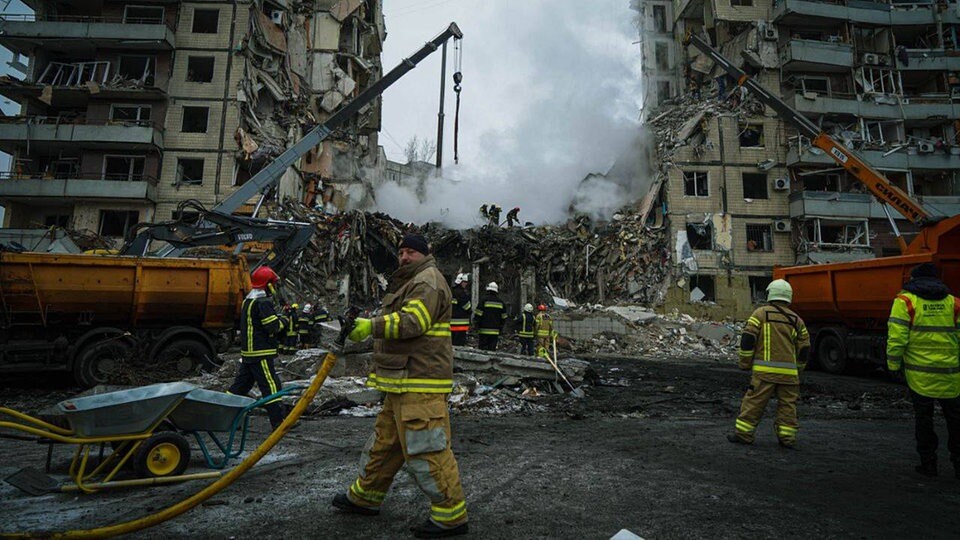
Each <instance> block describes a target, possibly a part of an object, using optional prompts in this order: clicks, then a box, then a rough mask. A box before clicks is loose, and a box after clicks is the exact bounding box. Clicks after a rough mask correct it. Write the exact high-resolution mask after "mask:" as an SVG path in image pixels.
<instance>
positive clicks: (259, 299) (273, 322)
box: [240, 289, 283, 361]
mask: <svg viewBox="0 0 960 540" xmlns="http://www.w3.org/2000/svg"><path fill="white" fill-rule="evenodd" d="M282 330H283V322H282V320H281V319H280V317H279V316H277V312H276V310H275V309H274V307H273V300H271V299H270V298H269V297H268V296H267V294H266V293H265V292H263V291H262V290H260V289H254V290H252V291H250V294H248V295H247V297H246V298H244V299H243V305H242V306H241V308H240V358H241V359H243V360H248V361H259V360H261V359H262V358H266V357H272V356H276V355H277V335H278V334H279V333H280V332H281V331H282Z"/></svg>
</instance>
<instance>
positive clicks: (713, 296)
mask: <svg viewBox="0 0 960 540" xmlns="http://www.w3.org/2000/svg"><path fill="white" fill-rule="evenodd" d="M690 301H691V302H716V301H717V278H716V277H715V276H703V275H699V274H697V275H693V276H690Z"/></svg>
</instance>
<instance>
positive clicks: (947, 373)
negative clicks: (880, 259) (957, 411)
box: [887, 291, 960, 398]
mask: <svg viewBox="0 0 960 540" xmlns="http://www.w3.org/2000/svg"><path fill="white" fill-rule="evenodd" d="M958 320H960V301H958V300H957V298H955V297H954V296H953V295H950V294H948V295H946V297H944V298H942V299H940V300H928V299H925V298H921V297H920V296H917V295H916V294H913V293H911V292H907V291H900V293H899V294H897V297H896V298H895V299H894V300H893V307H891V308H890V318H889V319H888V320H887V367H888V368H889V369H890V370H891V371H898V370H900V368H901V367H902V368H903V371H904V375H905V376H906V379H907V385H909V386H910V389H911V390H913V391H914V392H916V393H918V394H920V395H922V396H926V397H932V398H955V397H957V396H960V357H958V353H960V345H958V335H957V331H958V330H957V326H958Z"/></svg>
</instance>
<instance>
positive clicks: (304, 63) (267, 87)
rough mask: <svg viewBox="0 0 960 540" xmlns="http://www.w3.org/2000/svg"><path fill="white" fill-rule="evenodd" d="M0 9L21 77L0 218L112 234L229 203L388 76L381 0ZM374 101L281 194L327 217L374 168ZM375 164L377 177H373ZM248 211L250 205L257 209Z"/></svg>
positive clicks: (2, 134)
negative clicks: (190, 206) (198, 206)
mask: <svg viewBox="0 0 960 540" xmlns="http://www.w3.org/2000/svg"><path fill="white" fill-rule="evenodd" d="M24 3H25V4H27V6H28V7H29V8H30V9H31V10H32V11H33V12H32V13H29V14H4V15H2V16H0V45H2V46H4V47H6V48H7V49H9V50H10V51H12V52H13V53H14V58H15V62H14V64H16V65H19V66H20V67H21V70H22V74H21V75H22V76H21V77H12V76H3V77H0V94H2V95H4V96H5V97H6V98H8V99H10V100H12V101H15V102H18V103H19V104H20V113H19V114H18V115H17V116H7V117H0V151H3V152H5V153H8V154H10V156H11V165H10V170H8V171H2V172H0V205H2V206H4V207H5V209H6V213H5V218H4V224H3V225H4V226H5V227H12V228H35V227H47V226H63V227H69V228H73V229H78V230H91V231H94V232H96V233H99V234H101V235H103V236H105V237H108V238H120V237H122V236H123V235H124V233H125V231H126V230H127V229H129V228H130V227H131V226H132V225H134V224H136V223H138V222H147V221H165V220H169V219H175V218H189V217H190V216H179V215H178V212H177V205H178V203H179V202H181V201H183V200H187V199H195V200H198V201H200V202H201V203H202V204H204V205H206V206H207V207H210V206H213V205H214V204H216V203H217V202H218V201H220V200H222V199H224V198H225V197H226V196H228V195H229V194H230V193H231V192H232V191H233V190H234V189H235V188H236V187H237V186H239V185H242V184H243V183H244V182H245V181H247V180H248V179H249V178H250V177H251V176H252V175H254V174H256V172H257V171H258V170H260V168H262V167H263V166H264V165H265V164H267V163H269V162H270V161H271V160H272V159H273V158H274V157H275V156H276V155H278V154H279V153H280V152H282V151H283V150H284V149H286V148H287V147H288V146H290V145H292V144H293V143H294V142H295V141H297V140H298V139H299V138H300V137H301V135H302V134H304V133H306V132H307V131H308V130H310V129H311V128H313V127H314V126H315V125H316V124H318V123H321V122H323V121H324V120H326V119H327V118H328V117H329V116H330V115H331V114H332V113H333V112H334V111H336V110H338V109H339V108H340V107H342V106H343V105H344V104H345V103H347V102H349V100H350V99H352V98H353V97H355V96H356V95H357V94H358V93H359V92H361V91H362V90H364V89H365V88H367V87H368V86H369V85H371V84H373V83H374V82H375V81H376V80H378V79H379V78H380V77H381V75H382V67H381V63H380V53H381V50H382V45H383V41H384V39H385V37H386V30H385V27H384V20H383V12H382V2H381V0H310V1H305V0H301V1H298V0H238V1H212V0H211V1H192V2H181V1H171V0H155V1H149V0H136V1H133V0H131V1H112V0H83V1H80V0H25V2H24ZM379 129H380V101H379V100H377V101H376V102H375V103H374V104H372V105H371V106H368V107H367V108H366V109H364V110H362V111H361V112H360V113H359V114H358V115H357V116H356V117H355V119H354V120H353V121H352V122H351V123H350V124H349V125H348V126H346V127H345V128H342V129H341V130H339V131H338V132H337V133H336V134H335V135H334V136H333V137H331V138H330V139H328V140H327V141H325V142H324V143H323V144H322V145H320V146H318V147H317V148H316V149H314V150H313V151H311V152H309V153H308V154H306V155H305V156H304V157H303V158H301V159H300V160H299V162H298V163H297V164H296V165H295V166H294V167H291V168H290V169H288V171H287V173H286V174H285V176H284V178H283V180H282V181H281V184H280V186H279V188H278V190H277V193H276V194H275V196H276V197H277V198H278V199H281V200H282V199H295V200H297V201H299V202H301V203H304V204H307V205H309V206H311V207H315V208H317V207H320V208H323V210H324V211H326V212H330V213H336V212H338V211H340V210H342V209H344V208H345V207H346V206H347V204H348V203H350V202H351V199H354V200H356V202H360V200H359V199H362V198H363V197H365V196H368V195H367V194H368V193H369V191H370V189H371V184H373V183H375V182H376V181H377V177H378V175H382V171H383V169H384V166H385V161H386V160H385V157H384V156H383V152H382V149H381V148H380V147H379V144H378V132H379ZM378 171H379V172H378ZM252 209H253V205H252V204H251V205H250V207H249V208H247V209H245V211H247V212H249V211H252Z"/></svg>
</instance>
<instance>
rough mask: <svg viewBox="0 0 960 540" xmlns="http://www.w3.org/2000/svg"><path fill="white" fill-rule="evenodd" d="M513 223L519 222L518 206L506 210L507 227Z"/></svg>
mask: <svg viewBox="0 0 960 540" xmlns="http://www.w3.org/2000/svg"><path fill="white" fill-rule="evenodd" d="M514 224H516V225H519V224H520V207H519V206H515V207H513V208H512V209H511V210H510V211H509V212H507V227H513V226H514Z"/></svg>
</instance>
